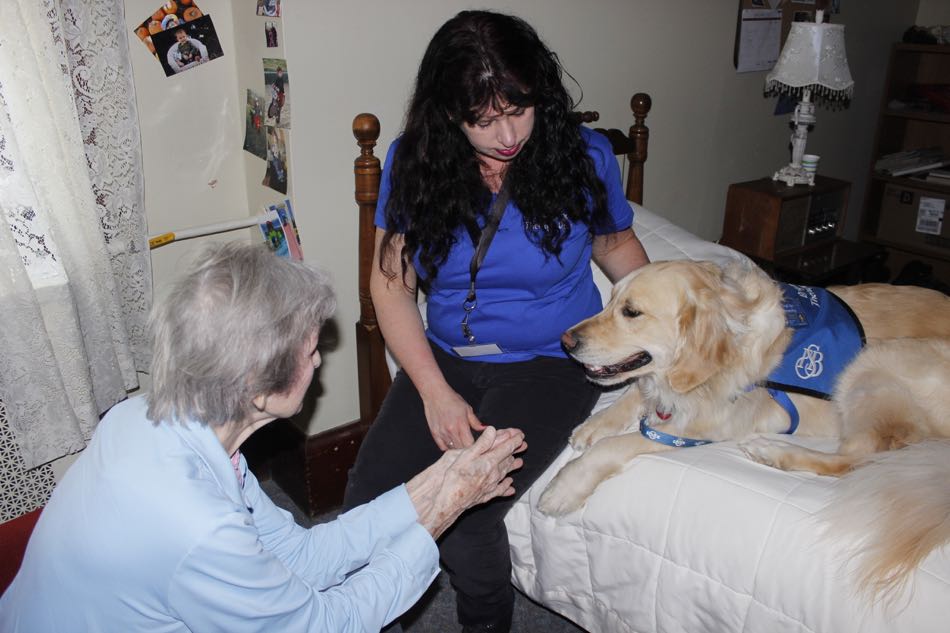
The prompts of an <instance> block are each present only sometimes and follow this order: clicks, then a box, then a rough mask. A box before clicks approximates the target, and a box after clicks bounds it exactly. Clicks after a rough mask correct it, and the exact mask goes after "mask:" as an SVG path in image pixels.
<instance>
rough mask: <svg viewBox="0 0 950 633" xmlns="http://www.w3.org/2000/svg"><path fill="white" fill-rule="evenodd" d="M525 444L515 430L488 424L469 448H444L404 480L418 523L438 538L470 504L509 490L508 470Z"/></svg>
mask: <svg viewBox="0 0 950 633" xmlns="http://www.w3.org/2000/svg"><path fill="white" fill-rule="evenodd" d="M525 448H527V444H525V441H524V433H522V432H521V431H519V430H518V429H501V430H496V429H495V428H494V427H491V426H488V427H485V430H484V431H483V432H482V434H481V436H479V438H478V439H477V440H475V442H474V443H473V444H472V445H471V446H470V447H468V448H465V449H453V450H448V451H446V452H445V454H443V455H442V457H440V458H439V461H437V462H436V463H434V464H432V465H431V466H429V467H428V468H426V469H425V470H424V471H422V472H421V473H419V474H418V475H416V476H415V477H413V478H412V479H411V480H410V481H409V483H408V484H406V489H407V490H408V491H409V498H410V499H411V500H412V504H413V505H414V506H415V508H416V513H417V514H418V515H419V523H421V524H422V526H423V527H424V528H426V529H427V530H428V531H429V534H431V535H432V538H438V537H439V535H441V534H442V532H444V531H445V530H446V529H447V528H448V527H449V526H450V525H452V523H454V522H455V519H457V518H458V517H459V515H460V514H462V512H464V511H465V510H467V509H468V508H470V507H472V506H474V505H477V504H479V503H484V502H486V501H489V500H490V499H494V498H495V497H510V496H511V495H513V494H514V493H515V490H514V488H513V487H512V485H511V477H509V476H508V473H509V472H511V471H513V470H517V469H518V468H521V465H522V460H521V458H520V457H515V454H516V453H520V452H522V451H523V450H525Z"/></svg>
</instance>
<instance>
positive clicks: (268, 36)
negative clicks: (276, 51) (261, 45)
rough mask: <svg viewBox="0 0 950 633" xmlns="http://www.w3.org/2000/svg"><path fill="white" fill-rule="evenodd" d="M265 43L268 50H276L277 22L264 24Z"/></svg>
mask: <svg viewBox="0 0 950 633" xmlns="http://www.w3.org/2000/svg"><path fill="white" fill-rule="evenodd" d="M264 42H265V43H266V44H267V48H276V46H277V24H276V23H275V22H265V23H264Z"/></svg>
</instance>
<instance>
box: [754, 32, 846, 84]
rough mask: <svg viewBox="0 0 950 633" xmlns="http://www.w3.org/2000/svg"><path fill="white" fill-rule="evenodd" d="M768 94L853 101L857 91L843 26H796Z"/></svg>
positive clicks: (772, 74) (769, 81) (769, 79)
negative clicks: (845, 43)
mask: <svg viewBox="0 0 950 633" xmlns="http://www.w3.org/2000/svg"><path fill="white" fill-rule="evenodd" d="M765 89H766V92H769V93H772V92H782V93H786V94H792V95H796V96H799V95H801V94H802V92H803V91H804V90H805V89H808V90H810V91H811V92H812V94H813V95H817V96H819V97H822V98H824V99H829V100H839V99H850V98H851V95H852V91H853V90H854V80H853V79H851V69H850V68H848V57H847V55H845V49H844V25H843V24H817V23H813V22H793V23H792V28H791V30H790V31H789V32H788V39H786V40H785V46H784V47H783V48H782V54H781V55H780V56H779V59H778V63H777V64H775V67H774V68H772V71H771V72H770V73H769V74H768V75H767V76H766V78H765Z"/></svg>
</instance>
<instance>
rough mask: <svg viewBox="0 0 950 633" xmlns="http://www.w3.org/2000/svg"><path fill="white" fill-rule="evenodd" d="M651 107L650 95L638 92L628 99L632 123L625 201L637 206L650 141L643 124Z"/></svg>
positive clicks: (640, 201) (640, 194)
mask: <svg viewBox="0 0 950 633" xmlns="http://www.w3.org/2000/svg"><path fill="white" fill-rule="evenodd" d="M652 105H653V102H652V101H651V100H650V95H648V94H646V93H645V92H638V93H637V94H635V95H633V97H632V98H631V99H630V109H631V110H633V121H634V123H633V125H632V126H630V135H629V136H630V139H631V140H632V141H633V150H632V151H631V152H630V153H628V154H627V160H629V161H630V168H629V170H628V172H627V200H632V201H633V202H636V203H637V204H643V163H644V162H646V159H647V145H648V143H649V141H650V129H649V128H648V127H647V126H646V125H644V123H643V122H644V121H645V120H646V118H647V113H648V112H650V107H651V106H652Z"/></svg>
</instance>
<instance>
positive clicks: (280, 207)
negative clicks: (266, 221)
mask: <svg viewBox="0 0 950 633" xmlns="http://www.w3.org/2000/svg"><path fill="white" fill-rule="evenodd" d="M268 208H269V209H270V210H271V211H274V212H275V213H277V217H278V218H279V219H280V227H281V229H283V231H284V235H285V236H286V237H287V249H288V250H289V251H290V256H291V257H293V258H294V259H299V260H303V247H302V246H301V245H300V231H299V230H298V229H297V220H296V218H294V210H293V207H292V206H291V205H290V199H289V198H287V199H285V200H284V201H283V202H278V203H277V204H272V205H270V207H268Z"/></svg>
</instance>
